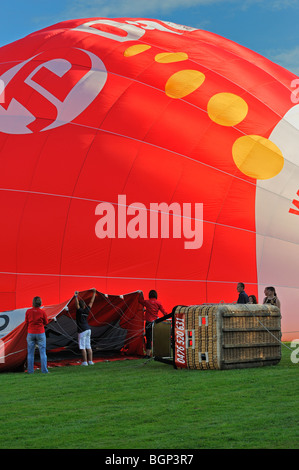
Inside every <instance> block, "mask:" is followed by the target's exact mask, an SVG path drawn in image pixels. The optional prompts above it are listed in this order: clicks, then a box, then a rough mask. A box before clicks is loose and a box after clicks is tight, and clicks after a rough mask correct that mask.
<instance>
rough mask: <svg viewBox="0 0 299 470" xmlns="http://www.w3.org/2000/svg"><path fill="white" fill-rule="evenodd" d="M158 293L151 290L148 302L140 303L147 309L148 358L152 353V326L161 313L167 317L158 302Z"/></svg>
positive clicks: (140, 300) (142, 301)
mask: <svg viewBox="0 0 299 470" xmlns="http://www.w3.org/2000/svg"><path fill="white" fill-rule="evenodd" d="M157 298H158V294H157V291H155V290H151V291H149V294H148V300H144V299H139V302H140V303H141V304H142V305H143V306H144V307H145V337H146V356H145V357H146V358H149V357H150V356H151V351H152V331H153V330H152V324H153V322H154V321H155V320H157V318H158V317H159V311H160V312H162V313H163V315H167V313H166V312H165V310H164V308H163V305H162V304H161V303H160V302H158V300H157Z"/></svg>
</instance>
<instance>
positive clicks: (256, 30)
mask: <svg viewBox="0 0 299 470" xmlns="http://www.w3.org/2000/svg"><path fill="white" fill-rule="evenodd" d="M91 17H109V18H118V17H139V18H153V19H160V20H164V21H171V22H173V23H178V24H183V25H186V26H192V27H194V28H198V29H204V30H207V31H211V32H213V33H216V34H219V35H220V36H224V37H225V38H228V39H230V40H233V41H235V42H237V43H239V44H241V45H242V46H245V47H248V48H249V49H252V50H254V51H255V52H258V53H259V54H262V55H263V56H265V57H267V58H268V59H270V60H272V61H274V62H276V63H278V64H280V65H282V66H283V67H285V68H287V69H288V70H290V71H291V72H293V73H295V74H296V75H298V76H299V28H298V18H299V0H10V1H9V0H8V1H5V0H2V1H1V14H0V47H1V46H3V45H5V44H8V43H10V42H13V41H15V40H17V39H20V38H22V37H24V36H26V35H27V34H30V33H32V32H34V31H37V30H39V29H42V28H45V27H47V26H50V25H52V24H55V23H58V22H60V21H63V20H69V19H74V18H91ZM0 57H1V50H0Z"/></svg>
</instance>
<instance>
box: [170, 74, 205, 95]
mask: <svg viewBox="0 0 299 470" xmlns="http://www.w3.org/2000/svg"><path fill="white" fill-rule="evenodd" d="M204 80H205V76H204V74H203V73H202V72H199V71H198V70H180V71H179V72H176V73H174V74H173V75H171V76H170V77H169V79H168V80H167V82H166V85H165V93H166V95H167V96H169V97H170V98H175V99H178V98H184V97H185V96H187V95H190V93H193V91H195V90H197V88H199V87H200V86H201V85H202V84H203V82H204Z"/></svg>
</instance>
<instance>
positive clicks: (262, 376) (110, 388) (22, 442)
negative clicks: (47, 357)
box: [0, 347, 299, 449]
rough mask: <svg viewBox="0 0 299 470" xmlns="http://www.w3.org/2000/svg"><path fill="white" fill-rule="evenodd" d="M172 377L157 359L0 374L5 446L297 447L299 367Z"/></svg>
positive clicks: (286, 356)
mask: <svg viewBox="0 0 299 470" xmlns="http://www.w3.org/2000/svg"><path fill="white" fill-rule="evenodd" d="M282 353H283V357H282V360H281V362H280V363H279V364H278V365H276V366H269V367H261V368H255V369H240V370H231V371H191V370H175V369H173V368H172V367H171V366H168V365H166V364H162V363H159V362H156V361H153V360H150V361H147V362H146V361H145V360H144V359H139V360H127V361H118V362H100V363H97V364H95V365H94V366H89V367H85V368H83V367H81V366H69V367H58V368H52V369H50V374H48V375H43V374H41V373H40V372H39V371H37V372H35V374H34V375H27V374H24V373H2V374H1V375H0V397H1V402H0V448H1V449H17V448H18V449H78V448H79V449H87V448H88V449H261V448H263V449H282V448H287V449H297V448H298V442H299V426H298V423H299V407H298V389H299V364H293V363H292V362H291V360H290V353H291V351H289V350H288V349H286V348H285V347H282Z"/></svg>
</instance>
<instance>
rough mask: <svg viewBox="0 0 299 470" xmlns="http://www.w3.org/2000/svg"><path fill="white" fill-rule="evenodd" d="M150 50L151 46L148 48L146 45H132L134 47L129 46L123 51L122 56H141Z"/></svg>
mask: <svg viewBox="0 0 299 470" xmlns="http://www.w3.org/2000/svg"><path fill="white" fill-rule="evenodd" d="M150 48H151V46H148V45H147V44H134V46H130V47H128V48H127V49H126V50H125V52H124V56H125V57H132V56H134V55H137V54H141V53H142V52H144V51H147V50H148V49H150Z"/></svg>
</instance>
